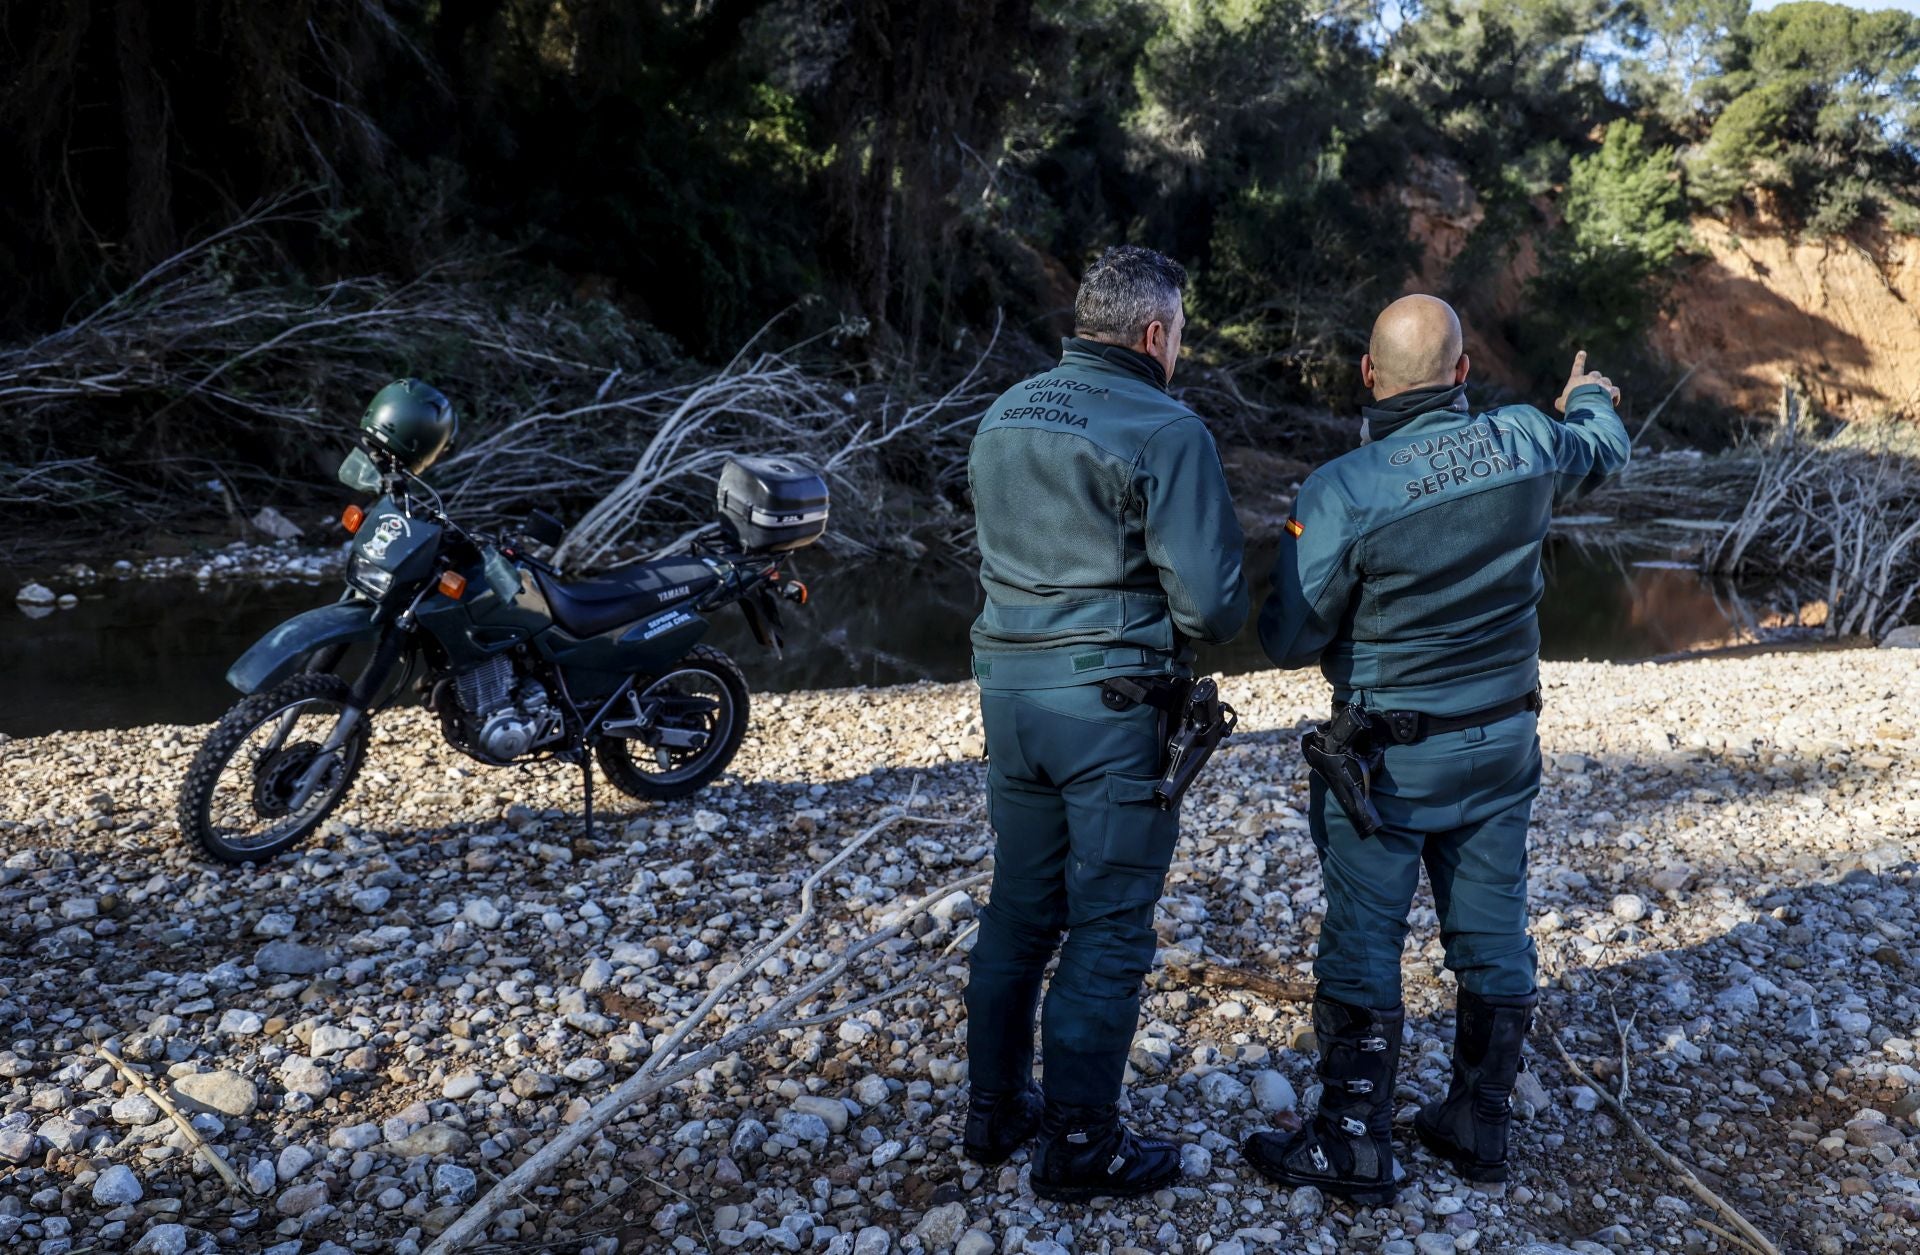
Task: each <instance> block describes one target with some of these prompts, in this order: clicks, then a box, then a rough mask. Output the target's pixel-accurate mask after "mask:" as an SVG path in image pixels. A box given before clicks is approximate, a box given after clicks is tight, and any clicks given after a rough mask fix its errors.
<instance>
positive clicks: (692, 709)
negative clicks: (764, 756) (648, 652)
mask: <svg viewBox="0 0 1920 1255" xmlns="http://www.w3.org/2000/svg"><path fill="white" fill-rule="evenodd" d="M633 705H634V710H633V713H632V716H631V717H630V718H628V719H625V720H608V723H625V724H626V725H628V726H629V727H630V728H631V731H628V732H626V733H625V734H623V735H611V736H606V737H605V739H603V740H602V741H601V742H600V745H599V748H598V749H597V750H596V751H595V753H596V755H597V756H598V758H599V759H600V770H601V771H603V772H605V773H606V777H607V779H608V780H609V781H611V782H612V784H613V787H614V788H616V789H618V790H620V791H621V792H622V793H624V794H626V795H627V796H628V797H635V798H639V799H641V800H642V801H649V802H667V801H672V800H674V799H675V798H683V797H690V796H692V795H693V794H695V793H698V792H699V791H700V790H702V789H704V788H706V787H707V786H708V785H709V784H711V783H713V781H714V779H715V778H716V777H717V776H719V774H720V773H721V772H723V771H725V770H726V769H727V764H729V763H731V762H732V761H733V756H734V754H736V753H737V752H739V749H740V742H741V741H742V740H743V739H744V738H745V737H746V735H747V707H748V697H747V678H746V677H745V676H744V675H741V674H740V668H739V667H738V666H736V665H734V661H733V659H731V658H729V657H727V656H726V655H725V654H723V653H721V652H720V651H719V650H717V649H708V648H706V647H704V646H703V647H701V648H698V649H695V650H693V651H692V652H691V653H689V654H688V655H687V656H686V657H685V658H682V659H681V660H680V661H679V663H678V664H676V665H675V666H674V667H672V668H671V669H669V670H668V671H667V672H666V673H665V674H663V675H661V676H660V677H659V678H657V679H641V680H637V681H635V683H634V697H633ZM636 724H637V725H638V726H637V727H636V726H633V725H636ZM604 726H605V725H603V727H604Z"/></svg>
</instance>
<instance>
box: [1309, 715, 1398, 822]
mask: <svg viewBox="0 0 1920 1255" xmlns="http://www.w3.org/2000/svg"><path fill="white" fill-rule="evenodd" d="M1300 752H1301V754H1303V755H1305V757H1306V760H1307V767H1308V768H1309V769H1310V770H1311V771H1312V772H1313V774H1314V775H1316V776H1319V777H1320V780H1321V783H1323V784H1325V785H1326V786H1327V793H1328V794H1329V795H1330V796H1331V797H1332V798H1333V800H1334V801H1335V802H1338V803H1339V804H1340V809H1341V810H1343V811H1345V812H1346V813H1347V818H1348V819H1349V820H1350V821H1352V823H1353V827H1354V831H1356V832H1358V833H1359V834H1360V835H1361V836H1362V837H1370V836H1372V835H1373V834H1374V833H1376V832H1378V831H1380V828H1381V819H1380V811H1379V810H1378V809H1377V808H1376V807H1375V806H1374V804H1373V774H1374V773H1375V772H1376V771H1378V770H1380V763H1381V760H1382V759H1384V758H1385V757H1386V751H1385V749H1383V748H1382V747H1381V746H1379V745H1378V744H1376V743H1375V737H1374V734H1373V720H1372V719H1371V718H1370V717H1369V716H1368V714H1367V712H1366V711H1364V710H1362V709H1361V708H1360V707H1358V706H1342V707H1340V708H1339V710H1338V711H1336V712H1335V714H1334V716H1333V718H1332V719H1330V720H1328V721H1327V722H1326V723H1323V724H1320V725H1319V726H1318V727H1316V728H1314V730H1313V731H1311V732H1309V733H1307V734H1306V735H1305V736H1304V737H1302V738H1300Z"/></svg>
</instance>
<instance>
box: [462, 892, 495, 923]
mask: <svg viewBox="0 0 1920 1255" xmlns="http://www.w3.org/2000/svg"><path fill="white" fill-rule="evenodd" d="M460 914H461V917H462V918H464V919H465V920H466V921H467V922H468V923H469V924H472V925H473V926H474V927H475V928H485V929H494V928H498V927H500V921H501V919H502V918H503V917H502V916H501V914H500V908H499V907H497V906H495V905H494V904H493V903H491V902H489V901H487V900H486V899H485V898H475V899H473V900H472V901H471V902H469V903H467V905H466V908H465V909H464V910H462V911H461V912H460Z"/></svg>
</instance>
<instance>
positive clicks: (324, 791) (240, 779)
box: [179, 673, 368, 863]
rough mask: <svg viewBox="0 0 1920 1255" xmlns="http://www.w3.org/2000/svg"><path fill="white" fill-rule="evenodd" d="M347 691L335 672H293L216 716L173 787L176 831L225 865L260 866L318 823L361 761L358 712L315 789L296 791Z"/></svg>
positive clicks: (363, 731) (363, 725) (343, 707)
mask: <svg viewBox="0 0 1920 1255" xmlns="http://www.w3.org/2000/svg"><path fill="white" fill-rule="evenodd" d="M351 693H352V690H351V688H350V687H349V686H348V684H347V682H346V681H345V680H343V679H341V678H340V677H339V676H337V675H325V674H318V673H310V674H306V675H297V676H295V677H293V678H292V679H291V680H288V681H287V682H286V683H284V684H282V685H280V686H279V687H278V688H274V689H269V690H268V691H267V692H265V693H255V694H254V695H253V696H251V697H248V698H246V699H244V700H243V701H241V702H239V703H238V704H236V705H235V706H234V707H233V709H231V710H229V711H228V712H227V713H226V714H225V715H223V716H221V719H220V722H219V723H217V724H215V725H214V728H213V731H212V732H210V733H208V734H207V739H206V741H205V742H204V743H203V744H202V745H201V746H200V752H199V753H197V754H195V755H194V756H193V763H192V765H191V766H189V767H188V768H187V778H186V780H185V782H184V783H182V785H181V786H180V805H179V819H180V831H181V834H182V835H184V836H186V837H188V838H189V839H191V840H193V841H194V842H196V843H198V845H199V846H200V848H201V849H202V850H205V851H206V852H207V853H208V854H209V855H211V856H212V857H214V858H216V859H218V860H220V861H221V862H223V863H247V862H253V863H264V862H266V861H267V860H268V859H270V858H272V857H273V856H274V855H276V854H278V853H280V852H281V851H282V850H285V849H287V848H288V847H289V846H291V845H293V844H295V843H296V842H298V841H300V840H301V839H302V838H304V837H306V836H307V835H308V834H309V833H311V832H312V831H313V830H314V829H315V828H318V827H319V826H320V825H321V823H323V822H324V821H325V820H326V818H327V816H328V815H331V814H332V813H333V811H334V809H335V808H336V807H338V806H339V805H340V800H341V799H342V798H343V797H345V796H346V793H347V789H348V788H350V787H351V786H352V784H353V778H354V776H356V775H357V774H359V771H360V764H361V762H362V760H364V759H365V757H366V750H367V737H368V730H367V720H366V719H365V718H364V717H362V718H360V719H358V720H357V721H356V722H355V723H354V725H353V727H352V728H351V730H350V731H349V732H348V733H347V738H346V741H345V742H344V743H343V744H342V745H341V746H340V748H339V750H338V752H337V753H336V754H335V755H334V757H333V759H332V761H331V762H330V763H329V764H328V765H327V766H325V767H324V768H322V774H321V776H320V778H319V780H318V782H317V784H316V785H315V787H314V788H313V789H312V791H311V792H310V793H309V794H308V795H307V796H306V797H305V798H304V799H302V798H300V797H299V796H298V794H299V785H300V781H301V780H302V778H303V777H304V776H305V775H306V774H307V771H308V769H309V768H310V767H311V766H312V765H313V763H314V761H315V759H316V758H317V757H318V756H319V754H320V750H321V748H322V747H323V746H324V745H325V743H326V741H327V739H328V738H329V737H330V736H331V735H332V734H333V731H334V729H335V727H336V726H337V725H338V723H339V721H340V718H341V716H342V715H344V714H345V713H346V711H347V705H348V700H349V698H350V695H351ZM296 803H298V804H297V805H296Z"/></svg>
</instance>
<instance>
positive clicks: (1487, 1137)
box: [1413, 989, 1539, 1181]
mask: <svg viewBox="0 0 1920 1255" xmlns="http://www.w3.org/2000/svg"><path fill="white" fill-rule="evenodd" d="M1537 1001H1539V995H1537V994H1523V995H1520V996H1518V997H1507V998H1495V997H1487V996H1484V995H1481V994H1476V993H1471V992H1469V991H1467V990H1465V989H1462V990H1461V991H1460V995H1459V998H1458V1000H1457V1001H1456V1003H1455V1008H1456V1011H1457V1015H1456V1022H1455V1026H1454V1030H1453V1083H1452V1084H1451V1085H1450V1086H1448V1088H1447V1096H1446V1097H1445V1098H1442V1099H1441V1100H1440V1101H1439V1102H1430V1103H1428V1104H1427V1105H1426V1106H1424V1107H1422V1108H1421V1109H1420V1114H1419V1115H1418V1116H1416V1117H1414V1121H1413V1127H1414V1131H1415V1132H1416V1133H1418V1134H1419V1135H1420V1141H1421V1144H1422V1145H1424V1146H1425V1147H1426V1148H1427V1149H1428V1150H1430V1151H1432V1152H1433V1153H1434V1154H1436V1155H1438V1156H1440V1158H1442V1159H1444V1160H1446V1161H1447V1162H1448V1163H1450V1164H1452V1165H1453V1166H1454V1168H1455V1169H1456V1170H1458V1171H1459V1173H1460V1175H1461V1176H1464V1177H1466V1178H1467V1179H1468V1180H1469V1181H1504V1180H1506V1179H1507V1131H1508V1128H1509V1126H1510V1125H1511V1124H1512V1122H1513V1101H1512V1100H1513V1081H1514V1078H1515V1077H1516V1076H1518V1075H1519V1074H1520V1070H1521V1069H1522V1068H1523V1067H1525V1066H1526V1060H1525V1059H1524V1058H1523V1057H1522V1055H1521V1048H1522V1047H1523V1046H1524V1045H1525V1044H1526V1040H1527V1030H1528V1028H1530V1027H1531V1026H1532V1024H1533V1004H1534V1003H1535V1002H1537Z"/></svg>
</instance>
